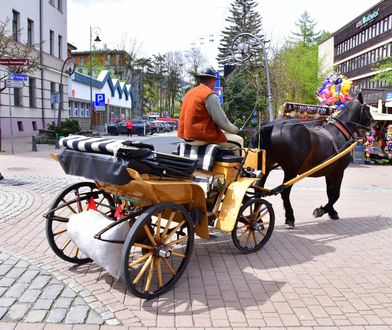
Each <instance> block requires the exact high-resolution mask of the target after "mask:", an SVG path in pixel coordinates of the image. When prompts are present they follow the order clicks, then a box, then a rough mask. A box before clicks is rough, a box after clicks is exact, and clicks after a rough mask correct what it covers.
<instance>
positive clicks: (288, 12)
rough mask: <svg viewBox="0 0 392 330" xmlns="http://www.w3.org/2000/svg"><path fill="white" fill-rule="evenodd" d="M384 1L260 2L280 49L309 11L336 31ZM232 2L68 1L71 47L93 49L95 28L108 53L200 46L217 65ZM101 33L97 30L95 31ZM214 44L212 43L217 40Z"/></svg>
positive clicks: (321, 27)
mask: <svg viewBox="0 0 392 330" xmlns="http://www.w3.org/2000/svg"><path fill="white" fill-rule="evenodd" d="M379 1H380V0H329V1H317V0H316V1H315V0H256V2H257V3H258V6H257V8H256V10H257V11H258V12H259V14H260V16H261V18H262V29H263V34H264V35H265V36H266V39H267V40H270V42H271V45H273V46H279V45H281V44H282V43H283V42H284V41H285V39H286V38H287V37H288V36H289V35H290V33H291V32H293V31H296V26H295V23H296V22H298V19H299V18H300V16H301V15H302V14H303V13H304V11H305V10H306V11H307V12H308V13H309V15H310V17H311V18H312V19H313V20H315V22H316V23H317V25H316V28H315V29H316V31H319V30H325V31H328V32H331V33H332V32H335V31H336V30H338V29H339V28H341V27H342V26H344V25H345V24H347V23H348V22H350V21H351V20H352V19H354V18H356V17H357V16H359V15H361V14H362V13H363V12H365V11H367V10H368V9H369V8H370V7H371V6H373V5H375V4H376V3H378V2H379ZM232 2H233V0H68V42H70V43H71V44H73V45H74V46H76V47H77V48H78V50H79V51H83V50H84V51H86V50H89V47H90V46H89V40H90V35H89V31H90V27H92V28H93V32H94V36H93V39H94V38H95V33H96V32H99V31H100V32H99V37H100V39H101V40H102V43H100V45H98V44H97V47H98V48H102V47H103V45H104V44H106V45H107V47H108V48H112V49H113V48H123V47H125V49H127V48H128V49H129V48H134V47H136V48H137V49H138V51H139V55H140V56H146V57H149V56H151V55H152V54H158V53H161V54H164V53H166V52H169V51H186V50H189V49H190V48H192V47H198V46H200V47H201V49H203V51H204V54H205V56H206V57H207V58H208V61H209V62H210V64H212V65H216V62H215V57H216V54H217V47H218V45H219V35H220V34H221V32H222V31H223V30H224V29H225V27H226V26H227V22H225V19H226V18H227V17H228V16H229V15H230V12H229V9H230V4H231V3H232ZM96 28H97V29H96ZM212 40H213V41H212Z"/></svg>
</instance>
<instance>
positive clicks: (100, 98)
mask: <svg viewBox="0 0 392 330" xmlns="http://www.w3.org/2000/svg"><path fill="white" fill-rule="evenodd" d="M95 106H97V107H104V106H105V94H104V93H100V94H95Z"/></svg>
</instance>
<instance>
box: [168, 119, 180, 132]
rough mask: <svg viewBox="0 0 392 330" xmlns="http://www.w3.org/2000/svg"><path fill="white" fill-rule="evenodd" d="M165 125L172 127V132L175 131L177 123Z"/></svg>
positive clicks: (170, 122)
mask: <svg viewBox="0 0 392 330" xmlns="http://www.w3.org/2000/svg"><path fill="white" fill-rule="evenodd" d="M166 124H168V125H170V126H171V127H172V131H174V130H176V129H177V123H176V122H174V121H167V122H166Z"/></svg>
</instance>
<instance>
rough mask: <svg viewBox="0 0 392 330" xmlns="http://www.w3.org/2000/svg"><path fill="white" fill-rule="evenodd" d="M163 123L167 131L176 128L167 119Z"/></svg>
mask: <svg viewBox="0 0 392 330" xmlns="http://www.w3.org/2000/svg"><path fill="white" fill-rule="evenodd" d="M162 124H163V125H165V128H166V131H165V132H172V131H173V130H174V128H173V126H172V125H170V124H168V123H167V122H166V121H165V122H162Z"/></svg>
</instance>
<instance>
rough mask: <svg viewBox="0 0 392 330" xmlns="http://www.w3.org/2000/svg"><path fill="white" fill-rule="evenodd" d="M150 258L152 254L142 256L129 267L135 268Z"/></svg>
mask: <svg viewBox="0 0 392 330" xmlns="http://www.w3.org/2000/svg"><path fill="white" fill-rule="evenodd" d="M150 256H152V252H148V253H146V254H145V255H143V256H141V257H140V258H138V259H136V260H134V261H132V262H131V263H130V264H129V267H133V266H135V265H137V264H139V263H141V262H142V261H144V260H146V259H147V258H148V257H150Z"/></svg>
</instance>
